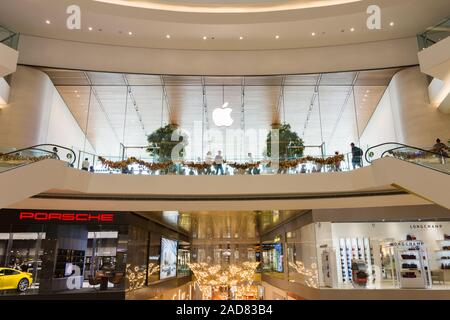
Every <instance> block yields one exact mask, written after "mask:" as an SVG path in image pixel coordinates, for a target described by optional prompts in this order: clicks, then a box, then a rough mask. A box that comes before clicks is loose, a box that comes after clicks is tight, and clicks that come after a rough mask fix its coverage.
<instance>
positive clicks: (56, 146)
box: [3, 143, 77, 166]
mask: <svg viewBox="0 0 450 320" xmlns="http://www.w3.org/2000/svg"><path fill="white" fill-rule="evenodd" d="M45 146H50V147H53V148H60V149H63V150H67V151H69V152H70V153H72V155H73V159H72V162H69V164H70V165H71V166H73V164H74V163H75V161H76V159H77V155H76V154H75V151H73V150H72V149H69V148H67V147H64V146H60V145H58V144H51V143H43V144H37V145H34V146H31V147H27V148H23V149H19V150H14V151H11V152H8V153H4V154H3V155H11V154H15V153H18V152H22V151H27V150H39V151H44V152H47V153H50V154H53V155H56V157H57V159H58V160H61V158H60V157H59V155H58V153H57V152H54V151H49V150H45V149H40V147H45ZM66 157H67V156H66ZM67 159H69V160H70V157H67Z"/></svg>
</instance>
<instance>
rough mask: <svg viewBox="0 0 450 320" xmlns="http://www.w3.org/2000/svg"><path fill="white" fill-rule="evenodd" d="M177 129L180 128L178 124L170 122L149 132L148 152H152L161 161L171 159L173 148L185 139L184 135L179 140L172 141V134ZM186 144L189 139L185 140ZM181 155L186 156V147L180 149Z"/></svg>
mask: <svg viewBox="0 0 450 320" xmlns="http://www.w3.org/2000/svg"><path fill="white" fill-rule="evenodd" d="M176 130H179V128H178V126H177V125H175V124H168V125H166V126H165V127H161V128H159V129H157V130H155V131H154V132H152V133H151V134H149V135H148V136H147V141H148V147H147V152H148V153H150V155H151V156H153V157H155V158H156V159H157V160H158V161H159V162H167V161H171V160H172V159H171V156H172V150H173V148H174V147H175V146H176V145H177V144H179V143H180V142H183V141H184V140H183V137H182V136H181V137H180V138H179V140H178V141H172V136H173V134H174V132H175V131H176ZM185 145H187V141H185ZM179 155H180V157H181V158H183V157H184V155H185V148H184V147H183V148H182V149H181V150H180V153H179Z"/></svg>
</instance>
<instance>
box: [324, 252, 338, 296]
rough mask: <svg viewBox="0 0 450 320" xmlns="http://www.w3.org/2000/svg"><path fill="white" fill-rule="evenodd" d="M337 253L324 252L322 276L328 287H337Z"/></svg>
mask: <svg viewBox="0 0 450 320" xmlns="http://www.w3.org/2000/svg"><path fill="white" fill-rule="evenodd" d="M335 261H336V253H335V252H334V250H332V249H328V248H327V249H325V250H323V251H322V275H323V282H324V285H325V286H326V287H329V288H335V287H337V274H336V270H337V269H336V262H335Z"/></svg>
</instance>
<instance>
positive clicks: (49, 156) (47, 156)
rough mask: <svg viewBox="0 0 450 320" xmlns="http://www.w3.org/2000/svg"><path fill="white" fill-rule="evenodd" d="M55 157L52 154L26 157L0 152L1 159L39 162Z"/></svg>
mask: <svg viewBox="0 0 450 320" xmlns="http://www.w3.org/2000/svg"><path fill="white" fill-rule="evenodd" d="M54 158H55V157H54V156H52V155H46V156H40V157H25V156H20V155H19V156H18V155H11V154H3V153H0V160H1V161H12V162H13V161H26V162H37V161H41V160H45V159H54Z"/></svg>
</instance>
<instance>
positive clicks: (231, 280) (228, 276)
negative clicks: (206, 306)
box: [188, 261, 259, 300]
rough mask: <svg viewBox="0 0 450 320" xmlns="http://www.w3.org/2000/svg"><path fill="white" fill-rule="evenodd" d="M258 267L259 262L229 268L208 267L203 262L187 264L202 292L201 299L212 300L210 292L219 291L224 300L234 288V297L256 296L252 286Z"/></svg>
mask: <svg viewBox="0 0 450 320" xmlns="http://www.w3.org/2000/svg"><path fill="white" fill-rule="evenodd" d="M258 265H259V262H249V261H246V262H243V263H241V264H239V265H237V264H231V265H229V266H223V265H220V264H215V265H209V264H207V263H204V262H202V263H189V264H188V266H189V268H190V269H191V270H192V272H193V273H194V277H195V284H197V285H198V287H199V289H200V291H201V292H202V295H203V299H212V292H213V291H219V292H221V295H220V297H221V299H224V300H226V299H228V296H229V291H230V290H231V289H232V288H235V293H236V297H241V298H244V297H246V296H248V295H253V296H255V295H256V294H255V290H253V288H252V284H253V281H254V277H255V272H256V268H257V267H258ZM231 291H233V290H231Z"/></svg>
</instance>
